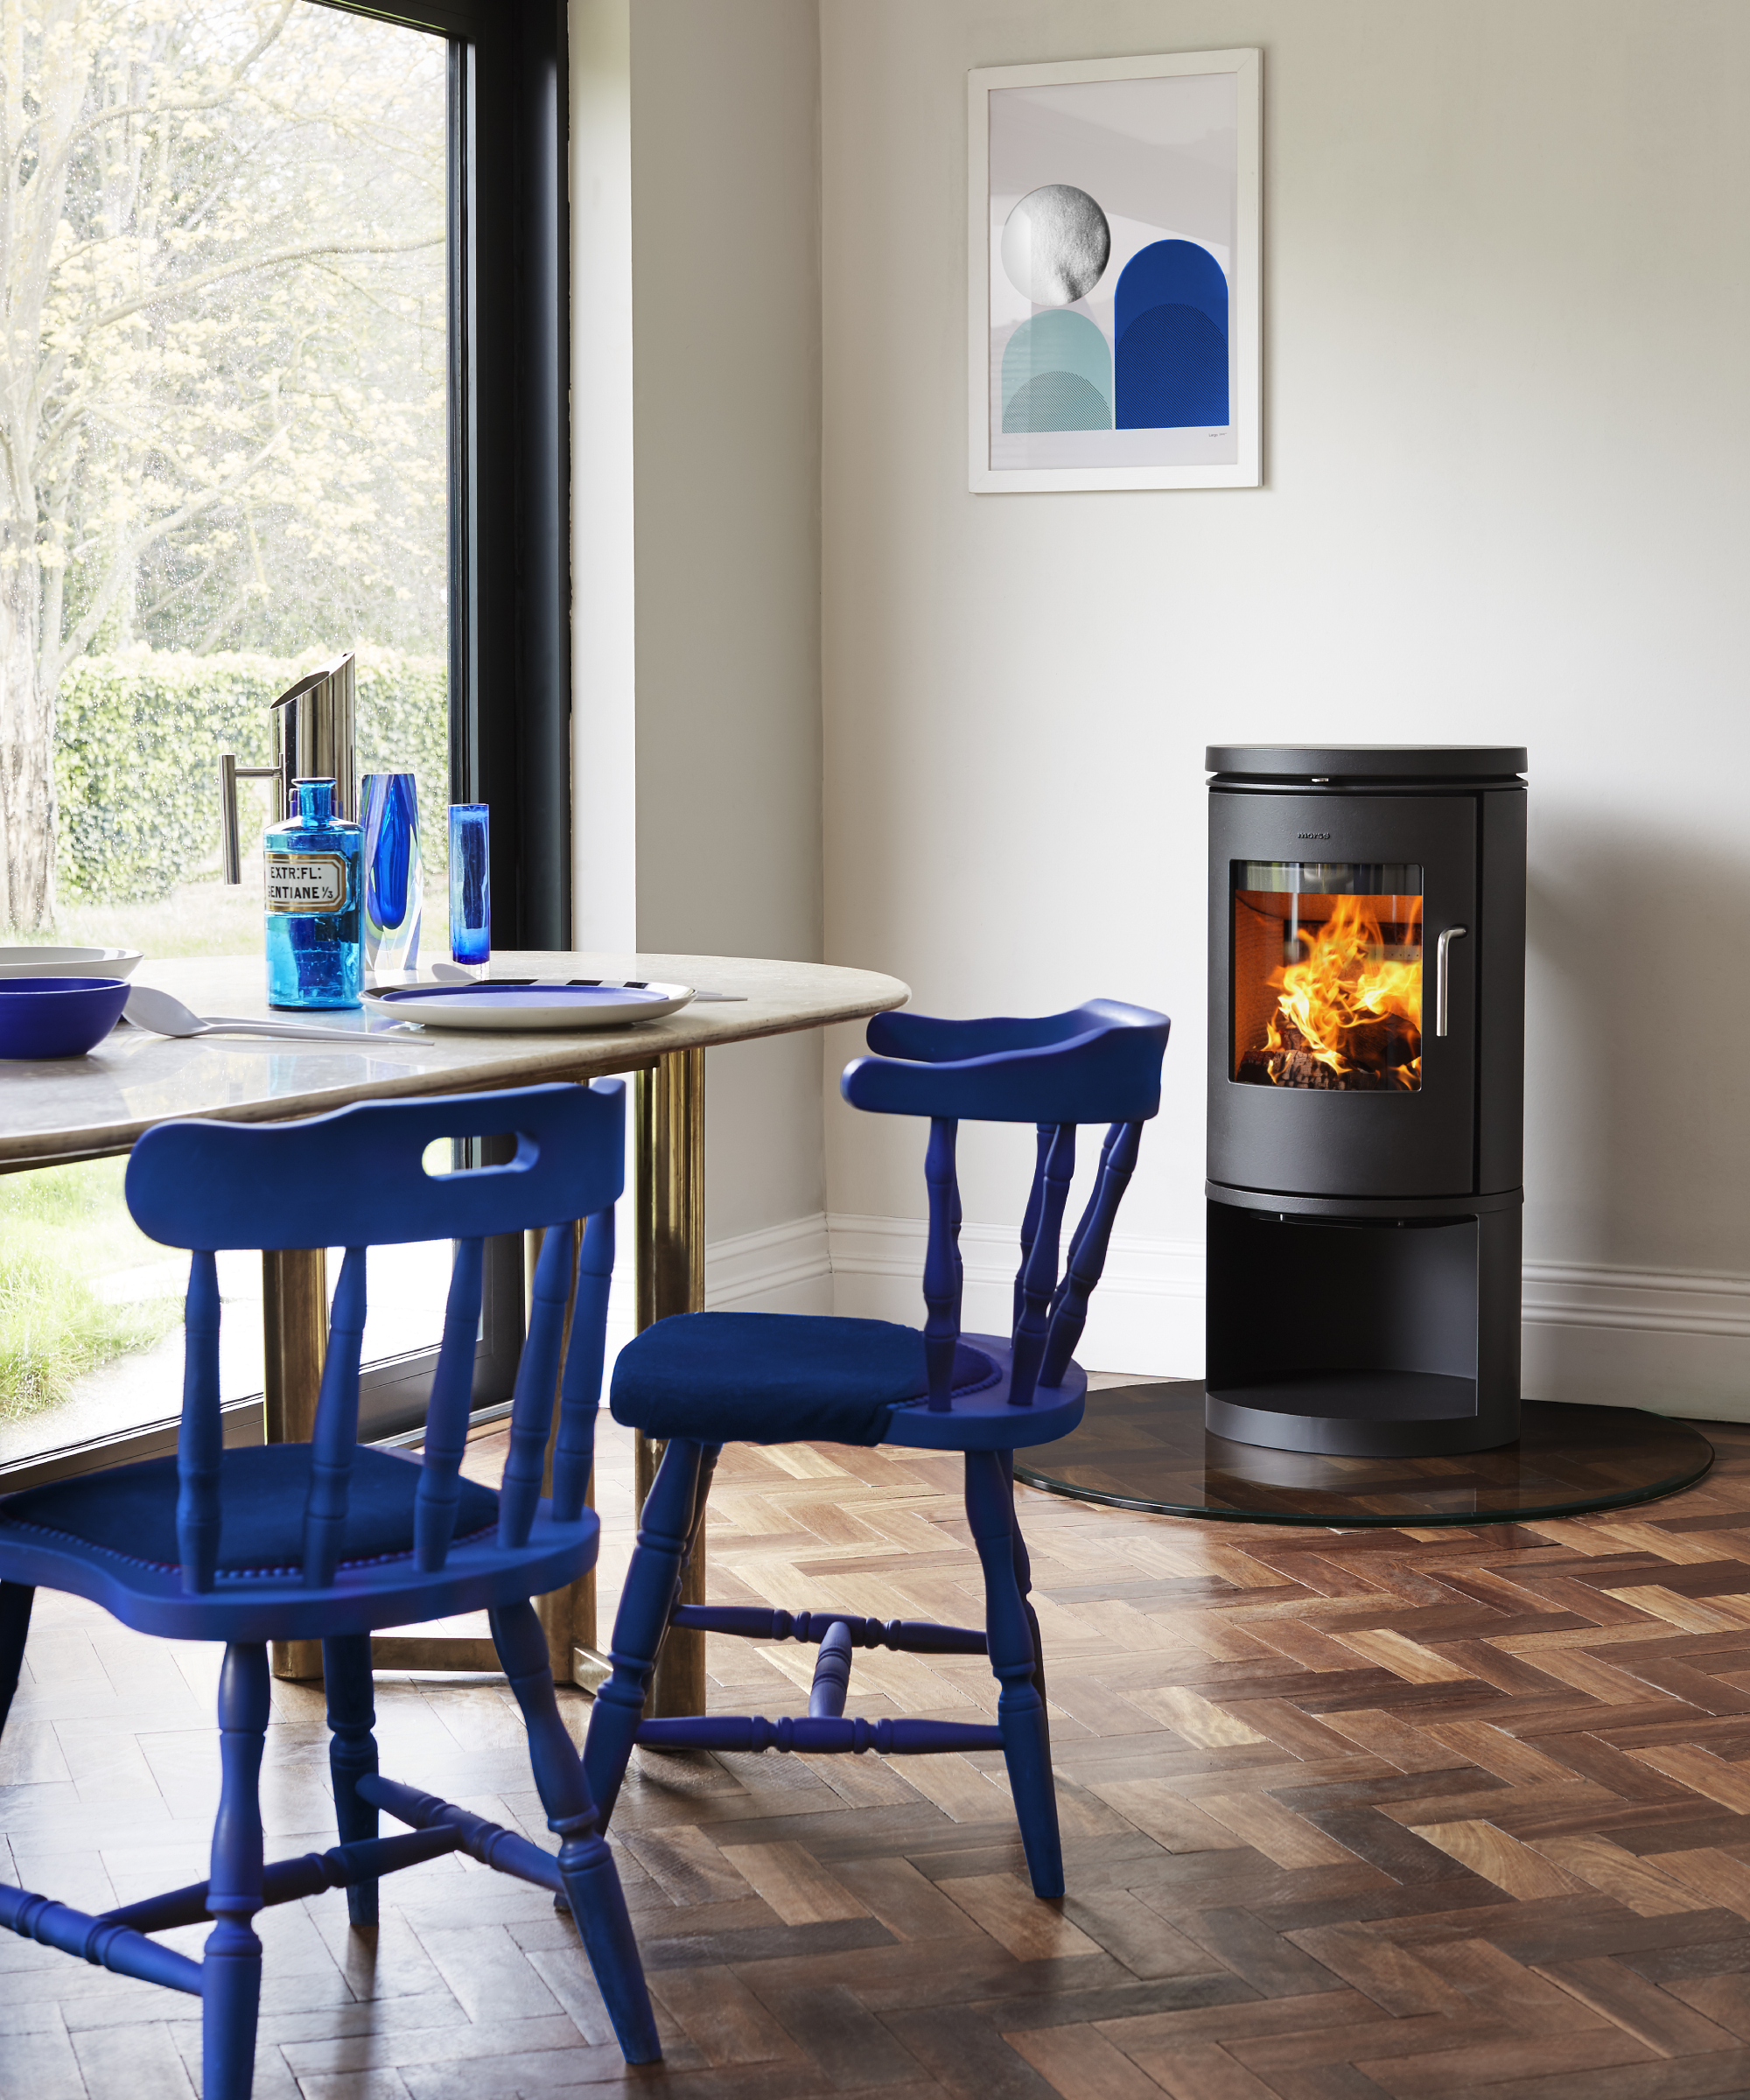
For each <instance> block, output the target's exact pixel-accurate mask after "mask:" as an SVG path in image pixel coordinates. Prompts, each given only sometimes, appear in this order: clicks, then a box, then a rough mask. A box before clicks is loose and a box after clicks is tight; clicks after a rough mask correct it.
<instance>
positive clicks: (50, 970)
mask: <svg viewBox="0 0 1750 2100" xmlns="http://www.w3.org/2000/svg"><path fill="white" fill-rule="evenodd" d="M139 960H140V951H139V949H137V948H0V977H130V976H131V975H132V974H133V969H134V965H135V963H137V962H138V961H139Z"/></svg>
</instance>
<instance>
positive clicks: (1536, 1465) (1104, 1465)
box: [1015, 1378, 1713, 1527]
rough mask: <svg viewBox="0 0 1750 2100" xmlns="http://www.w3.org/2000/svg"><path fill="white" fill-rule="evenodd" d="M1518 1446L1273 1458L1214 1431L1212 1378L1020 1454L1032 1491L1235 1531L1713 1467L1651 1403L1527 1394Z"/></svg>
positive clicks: (1557, 1505)
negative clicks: (1230, 1526)
mask: <svg viewBox="0 0 1750 2100" xmlns="http://www.w3.org/2000/svg"><path fill="white" fill-rule="evenodd" d="M1712 1463H1713V1446H1712V1445H1711V1444H1710V1443H1709V1442H1708V1441H1707V1439H1706V1438H1705V1437H1704V1436H1702V1435H1701V1434H1700V1433H1699V1432H1698V1431H1696V1430H1695V1429H1693V1428H1691V1426H1690V1425H1689V1424H1688V1423H1687V1422H1678V1421H1674V1420H1672V1419H1671V1418H1670V1417H1668V1416H1664V1415H1653V1414H1648V1413H1647V1412H1645V1411H1643V1410H1642V1409H1640V1408H1629V1407H1584V1406H1570V1405H1568V1404H1565V1403H1556V1402H1551V1401H1541V1400H1527V1401H1525V1402H1524V1403H1523V1416H1522V1424H1521V1430H1520V1436H1519V1440H1518V1442H1517V1443H1516V1444H1508V1445H1503V1446H1502V1447H1501V1449H1500V1450H1498V1451H1479V1452H1472V1453H1467V1454H1466V1455H1464V1456H1462V1457H1453V1458H1411V1459H1348V1458H1327V1457H1325V1456H1322V1455H1318V1454H1314V1453H1306V1452H1298V1451H1271V1450H1267V1449H1265V1448H1264V1446H1260V1445H1256V1444H1236V1443H1234V1442H1232V1441H1231V1440H1230V1439H1228V1438H1226V1437H1218V1436H1214V1435H1212V1434H1211V1433H1210V1432H1208V1430H1206V1429H1205V1428H1204V1426H1203V1387H1202V1384H1201V1381H1199V1380H1196V1379H1190V1378H1174V1379H1166V1380H1161V1381H1158V1382H1155V1383H1148V1384H1139V1385H1123V1386H1110V1387H1108V1388H1106V1389H1105V1390H1103V1391H1100V1392H1094V1393H1089V1396H1088V1410H1087V1412H1086V1414H1085V1415H1084V1416H1083V1417H1082V1425H1081V1426H1080V1427H1079V1428H1078V1429H1075V1430H1074V1431H1072V1432H1070V1434H1069V1435H1068V1436H1067V1437H1064V1438H1061V1439H1060V1440H1059V1441H1058V1442H1057V1443H1055V1444H1047V1445H1041V1446H1036V1447H1035V1448H1034V1449H1033V1450H1032V1451H1029V1452H1027V1453H1025V1454H1023V1453H1016V1457H1015V1478H1016V1479H1017V1480H1018V1481H1025V1482H1026V1484H1027V1486H1028V1487H1030V1488H1046V1489H1047V1490H1049V1491H1050V1492H1051V1493H1052V1494H1054V1495H1074V1496H1075V1497H1076V1498H1077V1499H1078V1500H1080V1501H1082V1502H1104V1503H1106V1504H1108V1505H1109V1506H1110V1507H1112V1508H1114V1509H1149V1510H1154V1511H1157V1512H1158V1513H1159V1515H1161V1516H1207V1517H1215V1518H1219V1519H1221V1520H1222V1521H1223V1522H1225V1523H1260V1524H1318V1525H1321V1526H1326V1527H1332V1526H1336V1527H1346V1526H1349V1525H1355V1526H1367V1525H1382V1526H1396V1525H1402V1524H1411V1525H1422V1524H1489V1523H1514V1522H1516V1521H1518V1520H1521V1519H1524V1518H1527V1517H1537V1516H1574V1515H1576V1514H1578V1513H1579V1512H1582V1511H1585V1510H1588V1509H1620V1508H1621V1507H1623V1506H1624V1505H1625V1504H1628V1503H1631V1502H1652V1501H1654V1500H1655V1499H1656V1497H1657V1496H1659V1495H1674V1494H1675V1493H1676V1492H1677V1489H1678V1488H1687V1487H1689V1486H1691V1484H1692V1483H1693V1482H1694V1481H1698V1480H1699V1479H1700V1478H1701V1476H1702V1475H1703V1474H1705V1472H1706V1471H1707V1469H1708V1467H1710V1466H1711V1465H1712Z"/></svg>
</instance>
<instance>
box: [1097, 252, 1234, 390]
mask: <svg viewBox="0 0 1750 2100" xmlns="http://www.w3.org/2000/svg"><path fill="white" fill-rule="evenodd" d="M1113 334H1114V336H1115V337H1116V339H1117V346H1118V347H1117V416H1116V417H1115V418H1114V420H1115V423H1116V424H1117V428H1118V429H1119V430H1171V429H1182V428H1184V427H1185V426H1187V425H1188V424H1193V423H1215V424H1219V423H1226V422H1227V421H1228V419H1229V409H1228V280H1227V277H1226V276H1225V275H1224V274H1223V272H1222V266H1221V264H1220V263H1219V262H1216V260H1215V256H1214V255H1211V254H1210V253H1209V251H1208V248H1199V247H1198V246H1197V244H1196V243H1195V242H1192V241H1156V242H1152V244H1151V245H1150V246H1149V247H1147V248H1143V249H1141V250H1140V251H1139V252H1138V254H1137V255H1133V256H1132V257H1131V260H1130V261H1129V262H1127V263H1126V264H1125V265H1124V271H1123V274H1122V275H1121V276H1119V279H1118V284H1117V297H1116V300H1115V303H1114V312H1113Z"/></svg>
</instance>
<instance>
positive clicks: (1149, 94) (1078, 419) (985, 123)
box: [967, 51, 1262, 494]
mask: <svg viewBox="0 0 1750 2100" xmlns="http://www.w3.org/2000/svg"><path fill="white" fill-rule="evenodd" d="M1260 76H1261V54H1260V53H1259V52H1256V51H1201V52H1179V53H1174V54H1170V55H1167V56H1164V57H1157V58H1145V59H1087V60H1084V61H1081V62H1078V63H1074V64H1066V65H1052V66H985V67H982V68H980V69H979V70H978V71H977V72H975V73H970V74H969V75H968V81H967V84H968V89H969V96H970V157H969V170H968V177H969V179H968V214H969V224H968V233H969V239H968V251H967V252H968V261H969V283H968V318H969V324H970V330H969V332H970V342H969V351H970V358H969V363H970V387H969V395H968V410H969V418H970V423H969V435H970V460H969V468H970V486H971V487H972V488H973V490H974V491H975V492H976V493H980V494H990V493H998V492H1001V491H1005V490H1007V491H1018V492H1027V491H1041V490H1047V489H1078V488H1079V489H1116V488H1256V487H1257V486H1258V485H1259V483H1260V481H1261V479H1262V443H1261V440H1262V429H1261V418H1262V396H1261V386H1260V344H1259V286H1260V260H1261V257H1260V250H1259V116H1260Z"/></svg>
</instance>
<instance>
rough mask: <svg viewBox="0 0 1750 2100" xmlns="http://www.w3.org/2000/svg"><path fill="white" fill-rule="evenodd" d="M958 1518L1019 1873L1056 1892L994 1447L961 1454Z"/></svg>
mask: <svg viewBox="0 0 1750 2100" xmlns="http://www.w3.org/2000/svg"><path fill="white" fill-rule="evenodd" d="M966 1516H967V1521H968V1523H970V1525H971V1527H972V1539H973V1544H975V1545H976V1546H977V1549H978V1559H979V1563H980V1565H982V1566H983V1568H984V1629H985V1634H986V1637H987V1638H988V1640H989V1642H990V1646H991V1670H993V1671H994V1672H995V1674H996V1677H997V1680H998V1684H1000V1685H1001V1686H1002V1691H1000V1692H999V1693H998V1698H997V1722H998V1726H999V1727H1000V1728H1001V1729H1002V1731H1003V1759H1004V1762H1005V1764H1006V1765H1007V1766H1008V1768H1009V1786H1010V1789H1011V1791H1012V1793H1013V1795H1014V1796H1015V1815H1016V1817H1017V1819H1018V1820H1019V1824H1020V1826H1021V1844H1022V1845H1023V1846H1024V1848H1025V1849H1026V1856H1027V1872H1028V1873H1029V1874H1030V1876H1031V1877H1032V1880H1033V1894H1035V1895H1036V1896H1046V1897H1053V1896H1061V1894H1063V1845H1062V1841H1061V1838H1060V1837H1059V1835H1058V1828H1057V1790H1056V1789H1055V1787H1054V1784H1053V1782H1052V1775H1051V1731H1050V1728H1049V1726H1048V1725H1047V1719H1046V1711H1045V1701H1044V1699H1043V1698H1041V1697H1040V1691H1039V1687H1038V1685H1037V1684H1035V1683H1034V1672H1035V1671H1036V1670H1037V1669H1038V1667H1039V1651H1038V1647H1037V1644H1036V1640H1035V1636H1034V1634H1033V1626H1032V1624H1031V1623H1030V1620H1029V1614H1028V1609H1027V1603H1026V1598H1025V1597H1024V1596H1023V1594H1022V1593H1021V1586H1020V1584H1019V1581H1018V1580H1017V1579H1016V1574H1017V1565H1018V1558H1019V1557H1018V1552H1017V1537H1016V1535H1017V1530H1018V1527H1017V1525H1016V1523H1015V1502H1014V1490H1013V1488H1012V1485H1011V1482H1010V1477H1009V1473H1008V1469H1007V1468H1006V1467H1005V1464H1004V1462H1003V1454H1002V1453H1000V1452H994V1451H970V1452H968V1453H967V1454H966ZM1021 1551H1022V1552H1024V1551H1025V1549H1022V1550H1021Z"/></svg>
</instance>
